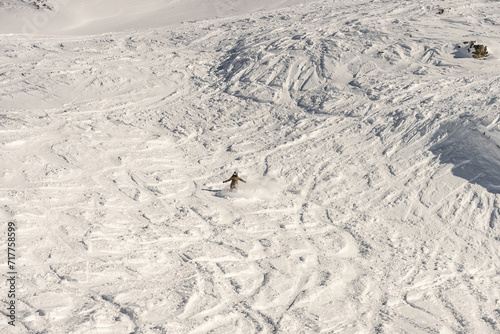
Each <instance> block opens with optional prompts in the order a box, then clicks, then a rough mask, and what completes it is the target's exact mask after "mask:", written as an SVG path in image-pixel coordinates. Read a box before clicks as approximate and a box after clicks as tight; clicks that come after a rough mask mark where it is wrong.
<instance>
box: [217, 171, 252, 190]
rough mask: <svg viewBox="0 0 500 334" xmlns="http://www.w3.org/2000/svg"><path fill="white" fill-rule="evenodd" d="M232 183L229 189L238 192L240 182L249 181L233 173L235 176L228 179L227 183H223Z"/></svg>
mask: <svg viewBox="0 0 500 334" xmlns="http://www.w3.org/2000/svg"><path fill="white" fill-rule="evenodd" d="M229 181H231V185H230V186H229V189H230V190H231V191H234V190H236V186H237V185H238V181H241V182H244V183H247V181H245V180H243V179H242V178H241V177H239V176H238V172H234V173H233V176H231V177H230V178H229V179H227V180H226V181H222V182H223V183H226V182H229Z"/></svg>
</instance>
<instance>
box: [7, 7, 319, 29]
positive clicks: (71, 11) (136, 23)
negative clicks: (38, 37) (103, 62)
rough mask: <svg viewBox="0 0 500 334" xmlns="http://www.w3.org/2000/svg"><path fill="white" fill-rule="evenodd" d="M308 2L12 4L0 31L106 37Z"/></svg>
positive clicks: (8, 8)
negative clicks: (130, 30)
mask: <svg viewBox="0 0 500 334" xmlns="http://www.w3.org/2000/svg"><path fill="white" fill-rule="evenodd" d="M308 2H311V1H307V0H254V1H244V0H182V1H180V0H106V1H101V0H88V1H78V0H46V1H40V0H38V1H26V2H25V1H21V0H7V1H3V6H0V19H3V21H2V22H5V24H2V25H1V26H0V33H4V34H8V33H25V34H76V35H82V34H83V35H87V34H103V33H107V32H112V31H122V30H129V29H139V28H140V29H145V28H157V27H163V26H166V25H172V24H178V23H181V22H182V21H187V20H190V21H193V20H201V19H208V18H212V17H225V16H231V15H238V14H247V13H252V12H255V11H261V10H265V9H276V8H281V7H287V6H292V5H297V4H301V3H308Z"/></svg>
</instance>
